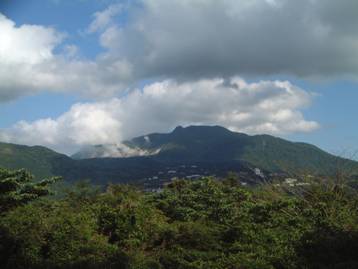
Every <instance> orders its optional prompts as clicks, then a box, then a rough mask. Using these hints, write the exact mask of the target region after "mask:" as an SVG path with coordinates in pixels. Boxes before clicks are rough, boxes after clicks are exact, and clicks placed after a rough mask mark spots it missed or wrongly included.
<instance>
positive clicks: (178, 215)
mask: <svg viewBox="0 0 358 269" xmlns="http://www.w3.org/2000/svg"><path fill="white" fill-rule="evenodd" d="M28 184H30V185H28ZM0 187H1V193H0V198H1V201H2V203H1V206H2V215H1V217H0V254H1V256H0V267H1V268H129V269H134V268H138V269H142V268H143V269H145V268H148V269H149V268H150V269H154V268H169V269H171V268H173V269H176V268H177V269H187V268H188V269H189V268H190V269H196V268H202V269H205V268H217V269H219V268H220V269H221V268H222V269H230V268H232V269H245V268H257V269H266V268H267V269H273V268H276V269H279V268H345V269H346V268H358V256H357V255H356V253H358V212H357V208H358V207H357V206H358V196H357V195H356V193H355V191H354V190H352V189H349V188H348V187H345V186H342V185H337V184H329V183H326V184H325V185H323V184H316V183H312V184H311V185H310V186H305V187H304V188H298V187H296V188H291V187H282V186H280V187H278V186H275V185H267V186H262V187H260V188H258V189H257V188H256V189H247V188H245V187H242V186H241V185H240V184H239V182H237V180H236V179H235V177H234V176H232V175H231V176H230V177H228V178H227V179H226V180H224V181H218V180H216V179H214V178H203V179H201V180H196V181H184V180H178V181H173V182H172V183H171V184H169V185H168V186H167V187H166V188H165V189H164V190H163V191H162V192H159V193H143V192H140V191H138V190H136V189H133V188H132V187H130V186H126V185H113V186H110V187H109V188H108V189H107V191H105V192H102V191H100V190H98V189H96V188H94V187H91V186H89V185H88V184H78V186H76V187H74V186H73V187H71V188H69V189H68V190H67V191H65V192H64V193H62V195H60V196H58V197H57V198H56V199H54V198H51V199H49V198H46V197H42V195H43V194H47V193H48V187H49V181H45V182H43V183H37V184H36V183H35V184H34V183H31V176H30V175H29V174H27V173H26V172H24V171H15V172H10V171H5V170H1V171H0ZM39 190H41V191H39ZM10 197H11V198H10ZM28 197H30V198H31V199H28ZM59 197H61V198H59Z"/></svg>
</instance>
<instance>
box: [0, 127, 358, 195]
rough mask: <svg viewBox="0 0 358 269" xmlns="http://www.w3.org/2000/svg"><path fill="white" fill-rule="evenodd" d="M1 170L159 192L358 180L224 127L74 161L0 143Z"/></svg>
mask: <svg viewBox="0 0 358 269" xmlns="http://www.w3.org/2000/svg"><path fill="white" fill-rule="evenodd" d="M0 167H5V168H10V169H18V168H26V169H28V170H29V171H30V172H32V173H34V174H35V176H36V178H41V177H48V176H52V175H59V176H63V177H64V179H65V180H67V181H77V180H83V179H89V180H91V181H92V182H94V183H96V184H101V185H105V184H107V183H109V182H112V183H134V184H139V185H140V186H144V187H145V188H149V189H150V188H156V187H160V186H161V185H163V184H164V183H166V182H168V181H170V180H171V179H172V178H188V179H194V178H197V177H200V176H206V175H207V176H209V175H215V176H219V177H220V176H225V175H226V174H227V173H228V172H229V171H232V172H235V173H237V174H238V175H239V177H240V178H241V179H242V180H243V181H245V182H246V183H247V184H255V183H257V182H260V181H262V180H270V179H272V178H276V177H277V175H281V176H282V177H286V176H287V175H290V174H294V175H301V174H316V175H332V174H334V173H335V172H336V171H337V170H343V171H344V172H346V171H348V172H352V174H358V173H357V171H358V163H357V162H355V161H352V160H348V159H344V158H340V157H337V156H334V155H331V154H329V153H327V152H324V151H322V150H321V149H319V148H317V147H315V146H313V145H310V144H305V143H295V142H290V141H287V140H284V139H281V138H277V137H274V136H269V135H254V136H250V135H246V134H242V133H236V132H231V131H229V130H227V129H225V128H223V127H220V126H189V127H186V128H183V127H180V126H179V127H177V128H175V130H173V131H172V132H171V133H167V134H160V133H154V134H148V135H145V136H140V137H136V138H133V139H131V140H128V141H123V142H122V143H121V144H118V145H97V146H94V147H87V148H86V149H85V150H83V151H80V152H78V153H76V154H75V155H74V158H70V157H68V156H65V155H63V154H59V153H57V152H54V151H52V150H50V149H47V148H45V147H41V146H34V147H28V146H20V145H14V144H6V143H0Z"/></svg>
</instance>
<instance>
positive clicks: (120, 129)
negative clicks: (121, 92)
mask: <svg viewBox="0 0 358 269" xmlns="http://www.w3.org/2000/svg"><path fill="white" fill-rule="evenodd" d="M311 99H312V95H311V94H310V93H308V92H306V91H304V90H302V89H300V88H298V87H296V86H294V85H292V84H291V83H289V82H287V81H260V82H258V83H248V82H246V81H244V80H243V79H241V78H239V77H234V78H231V79H229V80H224V79H206V80H199V81H197V82H185V83H178V82H176V81H174V80H164V81H161V82H155V83H153V84H150V85H148V86H145V87H144V89H143V90H140V89H137V90H134V91H132V92H130V93H129V94H128V95H126V96H124V97H122V98H113V99H111V100H108V101H102V102H92V103H78V104H75V105H73V106H72V108H71V109H70V110H69V111H67V112H66V113H64V114H63V115H61V116H60V117H58V118H55V119H51V118H48V119H40V120H37V121H34V122H24V121H22V122H18V123H17V124H15V125H14V126H12V127H10V128H8V129H5V130H2V131H1V132H0V140H2V141H7V142H15V143H21V144H30V145H34V144H42V145H46V146H49V147H51V148H54V149H57V150H59V151H62V152H67V153H73V152H75V151H76V150H77V149H78V148H79V147H81V146H85V145H95V144H116V143H120V142H121V141H122V140H124V139H128V138H131V137H133V136H138V135H142V134H146V133H150V132H158V131H162V132H167V131H169V130H170V129H172V128H174V127H175V126H177V125H189V124H206V125H214V124H219V125H222V126H225V127H228V128H229V129H231V130H234V131H240V132H246V133H251V134H253V133H270V134H284V133H291V132H308V131H312V130H314V129H316V128H318V126H319V125H318V123H317V122H314V121H309V120H306V119H304V117H303V115H302V113H301V112H300V109H302V108H304V107H305V106H307V105H309V103H310V102H311Z"/></svg>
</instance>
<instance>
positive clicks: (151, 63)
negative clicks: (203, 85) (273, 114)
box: [101, 0, 358, 79]
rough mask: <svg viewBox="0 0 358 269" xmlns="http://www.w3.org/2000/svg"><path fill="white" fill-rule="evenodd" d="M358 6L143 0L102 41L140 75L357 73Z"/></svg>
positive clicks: (352, 1) (327, 1) (332, 0)
mask: <svg viewBox="0 0 358 269" xmlns="http://www.w3.org/2000/svg"><path fill="white" fill-rule="evenodd" d="M357 10H358V2H357V1H356V0H344V1H336V0H324V1H312V0H302V1H290V0H270V1H269V0H266V1H264V0H241V1H237V0H223V1H217V0H205V1H203V0H194V1H191V0H190V1H189V0H184V1H183V0H173V1H167V0H143V1H141V5H140V7H139V8H138V6H135V7H132V8H131V9H129V11H128V13H129V18H130V19H129V21H128V23H127V24H125V25H123V26H119V25H117V26H116V25H113V24H111V25H110V26H109V27H108V28H105V29H103V33H102V37H101V44H102V45H103V46H105V47H106V48H107V49H108V53H109V54H110V55H111V57H112V58H116V57H118V58H122V59H125V60H126V61H128V62H131V63H132V64H133V66H134V70H135V73H136V75H135V77H139V78H143V77H158V76H164V77H176V78H184V79H188V78H189V79H197V78H199V77H200V78H209V77H215V76H224V77H229V76H232V75H238V74H239V75H254V76H256V75H267V74H274V75H275V74H289V75H294V76H302V77H311V76H312V77H321V78H328V77H331V76H349V75H351V76H354V77H356V74H357V72H358V62H357V61H356V59H357V57H358V30H357V27H356V25H358V16H357V12H356V11H357Z"/></svg>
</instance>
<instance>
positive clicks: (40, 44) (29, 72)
mask: <svg viewBox="0 0 358 269" xmlns="http://www.w3.org/2000/svg"><path fill="white" fill-rule="evenodd" d="M64 38H65V35H64V34H62V33H59V32H57V31H56V30H55V29H53V28H51V27H44V26H39V25H21V26H19V27H17V26H16V25H15V23H14V22H13V21H11V20H10V19H8V18H6V17H5V16H3V15H2V14H1V13H0V40H1V42H0V102H4V101H8V100H11V99H15V98H17V97H19V96H23V95H30V94H36V93H38V92H40V91H56V92H68V93H71V94H82V95H86V96H91V97H96V98H106V97H109V96H113V95H115V94H117V93H119V92H121V91H123V90H125V89H126V88H127V87H128V80H129V79H130V78H131V72H132V67H131V65H130V64H129V63H128V62H126V61H125V60H122V61H121V60H119V59H117V60H116V59H109V58H108V57H107V56H105V55H103V56H98V57H97V59H96V60H95V61H92V60H86V59H80V58H79V57H77V52H78V50H79V48H78V47H76V46H74V45H71V44H63V43H62V42H63V39H64ZM60 45H64V46H63V52H62V53H59V54H55V53H54V51H55V50H56V49H58V48H59V46H60Z"/></svg>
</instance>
